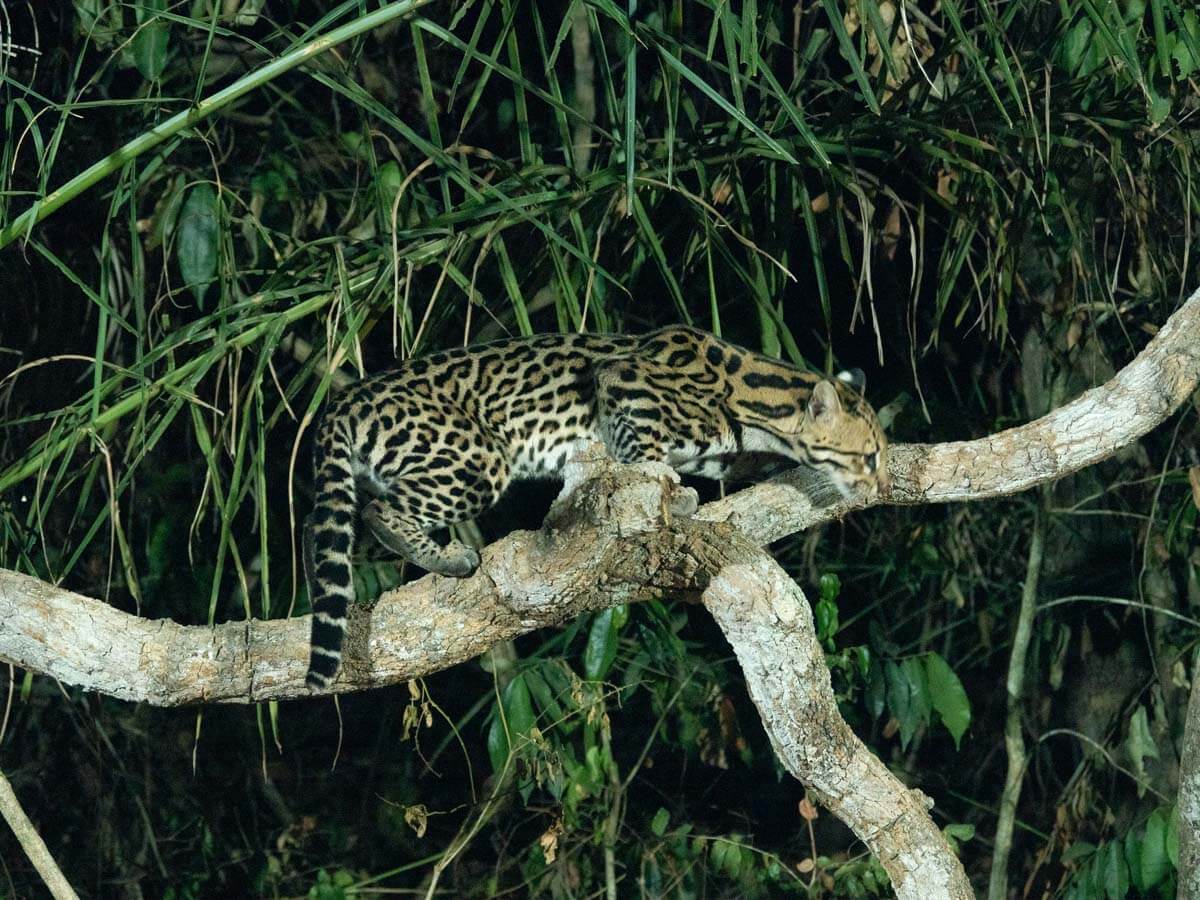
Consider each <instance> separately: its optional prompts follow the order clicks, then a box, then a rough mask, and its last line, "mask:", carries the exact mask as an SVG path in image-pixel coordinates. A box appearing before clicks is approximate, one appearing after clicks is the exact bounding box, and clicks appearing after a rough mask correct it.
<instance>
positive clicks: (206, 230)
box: [175, 182, 219, 309]
mask: <svg viewBox="0 0 1200 900" xmlns="http://www.w3.org/2000/svg"><path fill="white" fill-rule="evenodd" d="M218 239H219V235H218V230H217V195H216V192H215V191H214V190H213V188H212V185H211V184H208V183H207V182H206V183H204V184H198V185H196V186H195V187H194V188H192V189H191V191H189V192H188V197H187V200H185V201H184V203H183V209H182V211H180V213H179V222H178V224H177V225H176V244H175V255H176V257H177V258H178V259H179V274H180V275H181V276H183V283H184V284H185V285H186V286H187V287H189V288H191V291H192V293H193V294H194V295H195V297H196V305H197V306H199V307H200V308H201V309H203V308H204V292H205V291H206V290H207V289H208V285H209V284H211V283H212V281H213V279H214V278H215V277H216V274H217V241H218Z"/></svg>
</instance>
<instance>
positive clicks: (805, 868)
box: [796, 859, 817, 875]
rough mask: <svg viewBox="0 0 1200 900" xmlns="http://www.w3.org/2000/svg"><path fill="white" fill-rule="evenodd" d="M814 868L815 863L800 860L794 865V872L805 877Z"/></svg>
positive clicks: (809, 860)
mask: <svg viewBox="0 0 1200 900" xmlns="http://www.w3.org/2000/svg"><path fill="white" fill-rule="evenodd" d="M816 867H817V865H816V863H814V862H813V861H812V860H811V859H802V860H800V862H798V863H796V871H797V872H799V873H800V874H801V875H807V874H808V873H809V872H811V871H812V870H813V869H815V868H816Z"/></svg>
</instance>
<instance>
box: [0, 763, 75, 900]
mask: <svg viewBox="0 0 1200 900" xmlns="http://www.w3.org/2000/svg"><path fill="white" fill-rule="evenodd" d="M0 815H3V816H4V821H6V822H7V823H8V826H9V827H10V828H11V829H12V830H13V834H15V835H16V836H17V841H18V843H20V845H21V849H22V850H24V851H25V855H26V856H28V857H29V861H30V862H31V863H33V867H34V868H35V869H37V872H38V874H39V875H41V876H42V881H44V882H45V883H46V887H48V888H49V889H50V894H51V896H53V897H54V900H79V895H78V894H76V893H75V889H74V888H72V887H71V883H70V882H69V881H67V879H66V877H64V876H63V873H62V869H60V868H59V867H58V863H56V862H55V861H54V857H53V856H51V855H50V850H49V849H47V847H46V842H45V841H43V840H42V836H41V835H40V834H38V833H37V829H35V828H34V827H33V823H32V822H30V821H29V816H27V815H25V810H23V809H22V808H21V802H20V801H19V800H18V799H17V795H16V792H15V791H13V789H12V785H11V784H9V782H8V779H7V778H5V777H4V773H3V772H0Z"/></svg>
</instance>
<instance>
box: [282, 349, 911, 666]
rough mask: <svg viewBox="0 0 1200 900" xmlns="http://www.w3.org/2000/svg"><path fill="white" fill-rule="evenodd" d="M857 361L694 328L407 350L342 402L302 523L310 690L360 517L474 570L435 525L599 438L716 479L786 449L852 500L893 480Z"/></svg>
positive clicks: (390, 546) (465, 571)
mask: <svg viewBox="0 0 1200 900" xmlns="http://www.w3.org/2000/svg"><path fill="white" fill-rule="evenodd" d="M861 374H862V373H861V372H858V373H856V374H854V373H843V374H842V375H841V376H839V378H838V379H827V378H824V377H823V376H821V375H817V374H814V373H811V372H806V371H803V370H801V369H798V368H795V367H794V366H790V365H787V364H785V363H782V362H779V361H778V360H775V359H771V358H768V357H765V356H762V355H760V354H757V353H753V352H751V351H748V350H743V349H741V348H739V347H735V346H733V345H732V344H728V343H726V342H725V341H722V340H720V339H719V338H717V337H714V336H713V335H711V334H708V333H706V332H703V331H699V330H697V329H694V328H687V327H681V326H672V327H668V328H663V329H660V330H658V331H655V332H651V333H650V334H646V335H642V336H640V337H628V336H618V335H586V334H565V335H564V334H554V335H542V336H539V337H531V338H517V339H512V340H502V341H496V342H495V343H491V344H483V345H480V346H477V347H471V348H466V349H456V350H447V351H444V352H442V353H436V354H432V355H430V356H427V357H423V358H420V359H414V360H409V361H408V362H406V363H404V364H403V365H402V366H400V367H399V368H397V369H395V370H393V371H390V372H385V373H383V374H381V375H376V376H374V377H372V378H367V379H365V380H364V381H361V382H359V383H358V384H357V385H355V386H353V387H351V388H349V389H348V390H347V391H345V392H344V393H343V394H341V395H340V396H339V397H337V398H336V399H335V400H333V401H332V402H331V404H330V405H329V408H328V410H327V411H326V413H325V416H324V418H323V420H322V423H321V425H320V428H319V430H318V433H317V437H316V446H315V452H314V457H315V460H314V461H315V471H316V477H315V489H316V504H315V506H314V508H313V511H312V513H311V515H309V517H308V519H307V520H306V521H305V525H304V558H305V576H306V578H307V581H308V589H309V595H310V597H311V598H312V606H313V625H312V655H311V658H310V661H309V670H308V679H307V680H308V683H309V684H310V685H311V686H313V687H324V686H326V685H327V684H329V682H330V681H331V680H332V678H333V676H334V674H335V673H336V672H337V668H338V665H339V663H340V660H341V646H342V637H343V635H344V633H345V628H346V611H347V609H348V608H349V605H350V603H351V602H352V600H353V595H354V582H353V579H352V577H351V569H350V565H351V553H352V551H353V550H354V547H355V543H356V535H355V520H356V512H357V510H358V509H359V507H360V505H361V506H362V522H363V524H364V525H365V526H366V530H367V531H368V532H369V533H370V534H371V535H372V536H373V537H374V538H375V539H376V541H378V543H379V544H380V545H382V547H383V548H384V550H386V551H388V552H390V553H392V554H394V555H395V556H399V557H401V558H404V559H408V560H410V561H412V562H414V563H416V564H417V565H419V566H421V567H422V568H424V569H428V570H429V571H431V572H436V573H439V574H442V575H448V576H454V577H464V576H467V575H470V574H471V573H472V572H474V571H475V569H476V568H477V567H478V565H479V554H478V553H476V551H475V550H474V549H472V548H470V547H468V546H466V545H465V544H462V543H460V542H458V541H455V540H451V541H450V542H449V543H447V544H445V545H441V544H439V543H438V542H436V541H435V540H434V539H433V538H432V537H431V536H430V533H431V532H433V531H435V530H437V529H439V528H443V527H445V526H447V525H450V524H453V523H456V522H462V521H465V520H467V519H471V518H474V517H476V516H477V515H479V514H480V513H482V512H483V511H484V510H486V509H488V508H490V507H492V506H493V505H495V504H496V502H497V501H498V500H499V499H500V497H501V495H502V494H503V493H504V491H505V489H506V488H507V487H508V485H509V484H510V483H511V482H512V481H513V480H515V479H520V478H537V477H553V476H555V475H556V474H557V473H558V472H559V471H560V470H561V469H562V467H563V464H564V463H565V462H566V460H567V459H568V458H569V457H570V456H571V455H572V454H573V453H574V452H575V451H576V450H578V449H579V448H581V447H583V446H585V445H586V444H588V443H590V442H592V441H597V440H599V441H602V442H603V443H604V444H605V445H606V446H607V447H608V449H609V451H610V452H611V453H612V455H613V456H614V457H615V458H616V459H618V460H621V461H625V462H632V461H636V460H660V461H663V462H666V463H667V464H668V465H670V466H672V467H673V468H675V469H677V470H678V471H680V472H684V473H688V474H694V475H700V476H703V477H706V478H723V477H729V476H731V475H740V474H744V473H743V471H742V468H743V467H744V466H742V464H744V462H745V461H746V460H747V459H753V458H759V457H762V458H767V459H770V458H776V459H778V458H781V457H782V458H784V459H786V460H790V461H794V462H796V463H801V464H804V465H806V466H810V467H812V468H814V469H816V470H817V471H819V472H821V473H823V474H824V475H826V476H827V477H828V478H829V479H830V480H831V481H832V482H833V483H834V485H835V486H836V487H837V488H838V490H839V491H841V492H842V493H843V494H845V495H846V496H851V495H853V494H855V493H858V492H864V493H869V494H873V493H875V492H877V491H878V490H880V489H881V488H886V486H887V475H886V471H887V466H886V459H885V455H886V452H887V441H886V439H885V437H884V435H883V430H882V429H881V428H880V426H879V420H878V419H877V418H876V415H875V411H874V410H873V409H872V408H871V406H870V405H869V404H868V403H867V402H866V400H864V399H863V395H862V381H861Z"/></svg>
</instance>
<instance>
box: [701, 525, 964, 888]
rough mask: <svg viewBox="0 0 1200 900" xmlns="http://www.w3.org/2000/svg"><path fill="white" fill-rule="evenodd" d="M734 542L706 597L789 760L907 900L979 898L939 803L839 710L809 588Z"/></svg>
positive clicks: (738, 539) (740, 540)
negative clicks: (940, 821)
mask: <svg viewBox="0 0 1200 900" xmlns="http://www.w3.org/2000/svg"><path fill="white" fill-rule="evenodd" d="M725 540H726V543H727V550H726V551H725V553H724V556H725V558H726V560H727V562H726V564H725V565H723V566H721V568H720V569H719V571H718V572H717V573H716V575H714V576H713V578H712V580H711V581H710V582H709V584H708V587H707V588H706V589H705V590H704V592H703V594H702V599H703V601H704V605H705V606H706V607H707V608H708V611H709V612H710V613H712V617H713V618H714V619H715V620H716V621H717V624H718V625H719V626H720V627H721V630H722V631H723V632H724V633H725V637H726V638H727V639H728V641H729V643H730V645H731V646H732V647H733V651H734V654H735V655H736V656H737V658H738V662H739V663H740V664H741V667H742V672H743V673H744V675H745V677H746V686H747V688H748V689H749V691H750V697H751V699H752V700H753V701H754V705H755V706H756V707H757V708H758V713H759V715H760V716H761V717H762V722H763V726H764V728H765V730H766V732H767V736H768V737H769V738H770V740H771V745H772V746H773V747H774V748H775V753H776V755H777V756H778V757H779V759H780V761H781V762H782V763H783V764H784V766H785V767H786V768H787V770H788V771H789V772H790V773H791V774H792V775H793V776H795V777H796V778H797V779H799V780H800V781H801V782H802V783H803V784H804V785H805V786H806V787H807V788H809V790H810V791H812V793H813V794H814V795H815V796H816V797H817V799H818V800H820V802H821V804H822V805H824V806H825V807H826V808H827V809H829V810H830V811H831V812H832V813H833V814H834V815H835V816H837V817H838V818H839V819H841V820H842V821H843V822H845V823H846V824H847V825H848V826H850V828H851V830H852V831H853V832H854V833H855V834H856V835H858V837H859V838H860V839H861V840H862V841H863V842H864V843H865V844H866V845H867V847H868V848H869V849H870V851H871V853H873V854H874V855H875V858H876V859H878V860H879V863H880V865H882V866H883V868H884V870H885V871H887V873H888V876H889V877H890V878H891V881H892V887H893V889H895V891H896V896H897V897H898V898H899V900H973V898H974V896H975V894H974V892H973V891H972V890H971V883H970V881H968V880H967V876H966V873H965V872H964V871H963V868H962V865H961V864H960V863H959V861H958V859H957V858H956V857H955V855H954V853H953V851H952V850H951V849H950V847H949V845H948V844H947V843H946V839H945V838H944V837H943V836H942V833H941V832H940V831H939V830H938V828H937V825H935V824H934V822H933V819H932V818H931V817H930V815H929V808H930V807H931V806H932V805H933V803H932V801H931V800H929V798H928V797H926V796H925V795H924V794H922V793H921V792H920V791H918V790H909V789H908V788H906V787H905V786H904V785H903V784H901V783H900V781H899V780H898V779H897V778H896V776H895V775H893V774H892V773H891V772H889V771H888V769H887V766H885V765H884V764H883V763H882V762H881V761H880V760H879V758H878V757H876V756H875V755H874V754H873V753H871V751H870V750H869V749H868V748H867V746H866V745H865V744H864V743H863V742H862V741H861V740H859V739H858V737H857V736H856V735H855V734H854V732H853V731H851V730H850V726H849V725H847V724H846V721H845V719H843V718H842V716H841V713H840V712H839V711H838V707H837V698H836V697H835V696H834V693H833V687H832V684H831V682H830V676H829V668H828V666H826V665H825V657H824V654H823V652H822V650H821V645H820V644H819V643H818V641H817V636H816V630H815V629H814V627H813V620H812V611H811V609H810V608H809V605H808V601H807V600H806V599H805V597H804V593H803V591H801V590H800V588H799V587H798V586H797V585H796V583H795V582H794V581H792V579H791V578H789V577H788V575H787V573H786V572H785V571H784V570H783V569H782V568H781V567H780V565H779V564H778V563H777V562H775V560H774V559H772V558H771V556H770V554H768V553H767V552H766V551H765V550H762V549H760V548H758V547H756V546H755V545H754V544H753V543H751V542H749V541H747V540H746V539H745V538H744V537H742V536H741V535H738V534H737V533H736V532H731V533H730V534H729V535H727V536H726V539H725Z"/></svg>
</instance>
